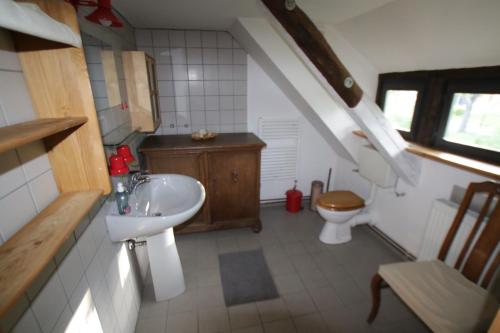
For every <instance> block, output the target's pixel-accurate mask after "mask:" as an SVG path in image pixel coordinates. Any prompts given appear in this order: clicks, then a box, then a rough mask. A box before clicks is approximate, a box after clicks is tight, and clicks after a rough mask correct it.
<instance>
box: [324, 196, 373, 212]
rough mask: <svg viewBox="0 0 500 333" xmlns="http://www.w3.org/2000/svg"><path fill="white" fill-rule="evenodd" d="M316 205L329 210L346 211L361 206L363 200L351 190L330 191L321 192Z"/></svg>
mask: <svg viewBox="0 0 500 333" xmlns="http://www.w3.org/2000/svg"><path fill="white" fill-rule="evenodd" d="M317 205H318V206H320V207H322V208H325V209H330V210H336V211H348V210H355V209H359V208H363V207H364V206H365V201H364V200H363V198H360V197H359V196H358V195H356V194H355V193H353V192H351V191H331V192H326V193H323V194H321V195H320V196H319V198H318V201H317Z"/></svg>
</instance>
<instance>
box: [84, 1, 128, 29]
mask: <svg viewBox="0 0 500 333" xmlns="http://www.w3.org/2000/svg"><path fill="white" fill-rule="evenodd" d="M85 18H86V19H87V20H89V21H90V22H94V23H97V24H100V25H103V26H105V27H115V28H121V27H123V23H122V22H121V21H120V19H119V18H118V17H116V15H115V14H113V11H112V8H111V0H97V9H96V10H95V11H94V12H93V13H92V14H90V15H87V16H85Z"/></svg>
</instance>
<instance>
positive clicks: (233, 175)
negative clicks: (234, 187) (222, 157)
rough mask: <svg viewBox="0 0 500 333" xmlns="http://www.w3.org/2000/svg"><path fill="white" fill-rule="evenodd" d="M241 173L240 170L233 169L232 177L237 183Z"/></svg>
mask: <svg viewBox="0 0 500 333" xmlns="http://www.w3.org/2000/svg"><path fill="white" fill-rule="evenodd" d="M239 178H240V175H239V174H238V171H234V170H233V171H232V172H231V179H232V180H233V183H237V182H238V181H239V180H240V179H239Z"/></svg>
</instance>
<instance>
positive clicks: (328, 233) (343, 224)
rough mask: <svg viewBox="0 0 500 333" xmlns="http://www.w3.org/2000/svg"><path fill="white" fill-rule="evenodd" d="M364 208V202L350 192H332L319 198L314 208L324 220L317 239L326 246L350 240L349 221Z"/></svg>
mask: <svg viewBox="0 0 500 333" xmlns="http://www.w3.org/2000/svg"><path fill="white" fill-rule="evenodd" d="M364 206H365V201H364V200H363V199H362V198H360V197H359V196H358V195H356V194H355V193H353V192H351V191H332V192H326V193H323V194H321V195H320V196H319V198H318V200H317V202H316V207H317V208H318V213H319V215H320V216H321V217H322V218H323V219H325V225H324V226H323V229H322V230H321V233H320V235H319V239H320V240H321V241H322V242H323V243H326V244H341V243H346V242H348V241H350V240H351V224H350V223H349V221H350V220H351V219H352V218H353V217H354V216H355V215H356V214H358V213H359V212H360V211H361V210H362V209H363V207H364Z"/></svg>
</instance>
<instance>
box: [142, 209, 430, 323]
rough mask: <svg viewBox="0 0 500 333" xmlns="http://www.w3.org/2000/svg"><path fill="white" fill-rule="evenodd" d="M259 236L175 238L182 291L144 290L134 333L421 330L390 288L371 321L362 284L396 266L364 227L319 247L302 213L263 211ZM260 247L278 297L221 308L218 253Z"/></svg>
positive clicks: (310, 217)
mask: <svg viewBox="0 0 500 333" xmlns="http://www.w3.org/2000/svg"><path fill="white" fill-rule="evenodd" d="M261 219H262V223H263V229H262V232H261V233H259V234H254V233H253V232H251V231H250V229H236V230H226V231H217V232H210V233H201V234H193V235H185V236H177V237H176V239H177V246H178V249H179V253H180V256H181V261H182V265H183V268H184V274H185V279H186V285H187V290H186V292H185V293H184V294H182V295H180V296H178V297H176V298H174V299H172V300H170V301H165V302H161V303H155V301H154V295H153V288H152V285H151V284H148V285H147V286H146V288H145V291H144V295H143V303H142V306H141V310H140V314H139V321H138V323H137V328H136V332H137V333H145V332H148V333H156V332H158V333H160V332H161V333H163V332H167V333H191V332H200V333H211V332H234V333H236V332H238V333H254V332H255V333H258V332H265V333H281V332H283V333H289V332H307V333H315V332H318V333H321V332H398V333H399V332H427V331H428V330H427V329H426V328H425V326H424V325H423V324H422V323H420V321H419V320H418V319H417V318H416V317H415V316H414V315H413V314H412V313H411V311H410V310H409V309H407V308H406V306H405V305H404V304H402V303H401V301H400V300H399V299H398V298H397V296H395V295H394V294H393V293H392V291H391V290H390V289H384V290H383V292H382V293H383V294H382V305H381V310H380V312H379V314H378V317H377V319H376V320H375V323H374V324H372V325H368V324H367V323H366V318H367V316H368V312H369V309H370V306H371V297H370V293H369V284H370V279H371V277H372V276H373V274H374V273H375V272H376V270H377V266H378V265H379V264H382V263H389V262H395V261H401V260H402V259H401V258H400V257H399V256H398V254H397V253H395V252H394V251H393V250H392V248H390V247H389V246H388V245H386V244H385V243H384V242H383V241H381V240H380V239H379V238H378V237H377V236H376V235H375V234H373V232H372V231H371V230H370V229H369V228H367V227H366V226H358V227H356V228H354V229H353V240H352V241H351V242H349V243H347V244H343V245H325V244H323V243H321V242H320V241H319V240H318V235H319V232H320V230H321V227H322V225H323V221H322V220H321V218H320V217H319V216H318V215H317V214H316V213H312V212H310V211H309V210H304V211H302V212H300V213H298V214H290V213H287V212H286V211H285V210H284V209H283V208H282V207H281V206H280V207H278V206H272V207H263V208H262V210H261ZM259 247H261V248H262V249H263V250H264V254H265V256H266V259H267V262H268V264H269V267H270V269H271V272H272V274H273V277H274V280H275V283H276V285H277V287H278V290H279V292H280V295H281V298H278V299H273V300H269V301H263V302H256V303H249V304H244V305H237V306H231V307H228V308H227V307H225V304H224V298H223V294H222V287H221V280H220V275H219V270H218V255H219V254H220V253H226V252H233V251H240V250H249V249H255V248H259Z"/></svg>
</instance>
